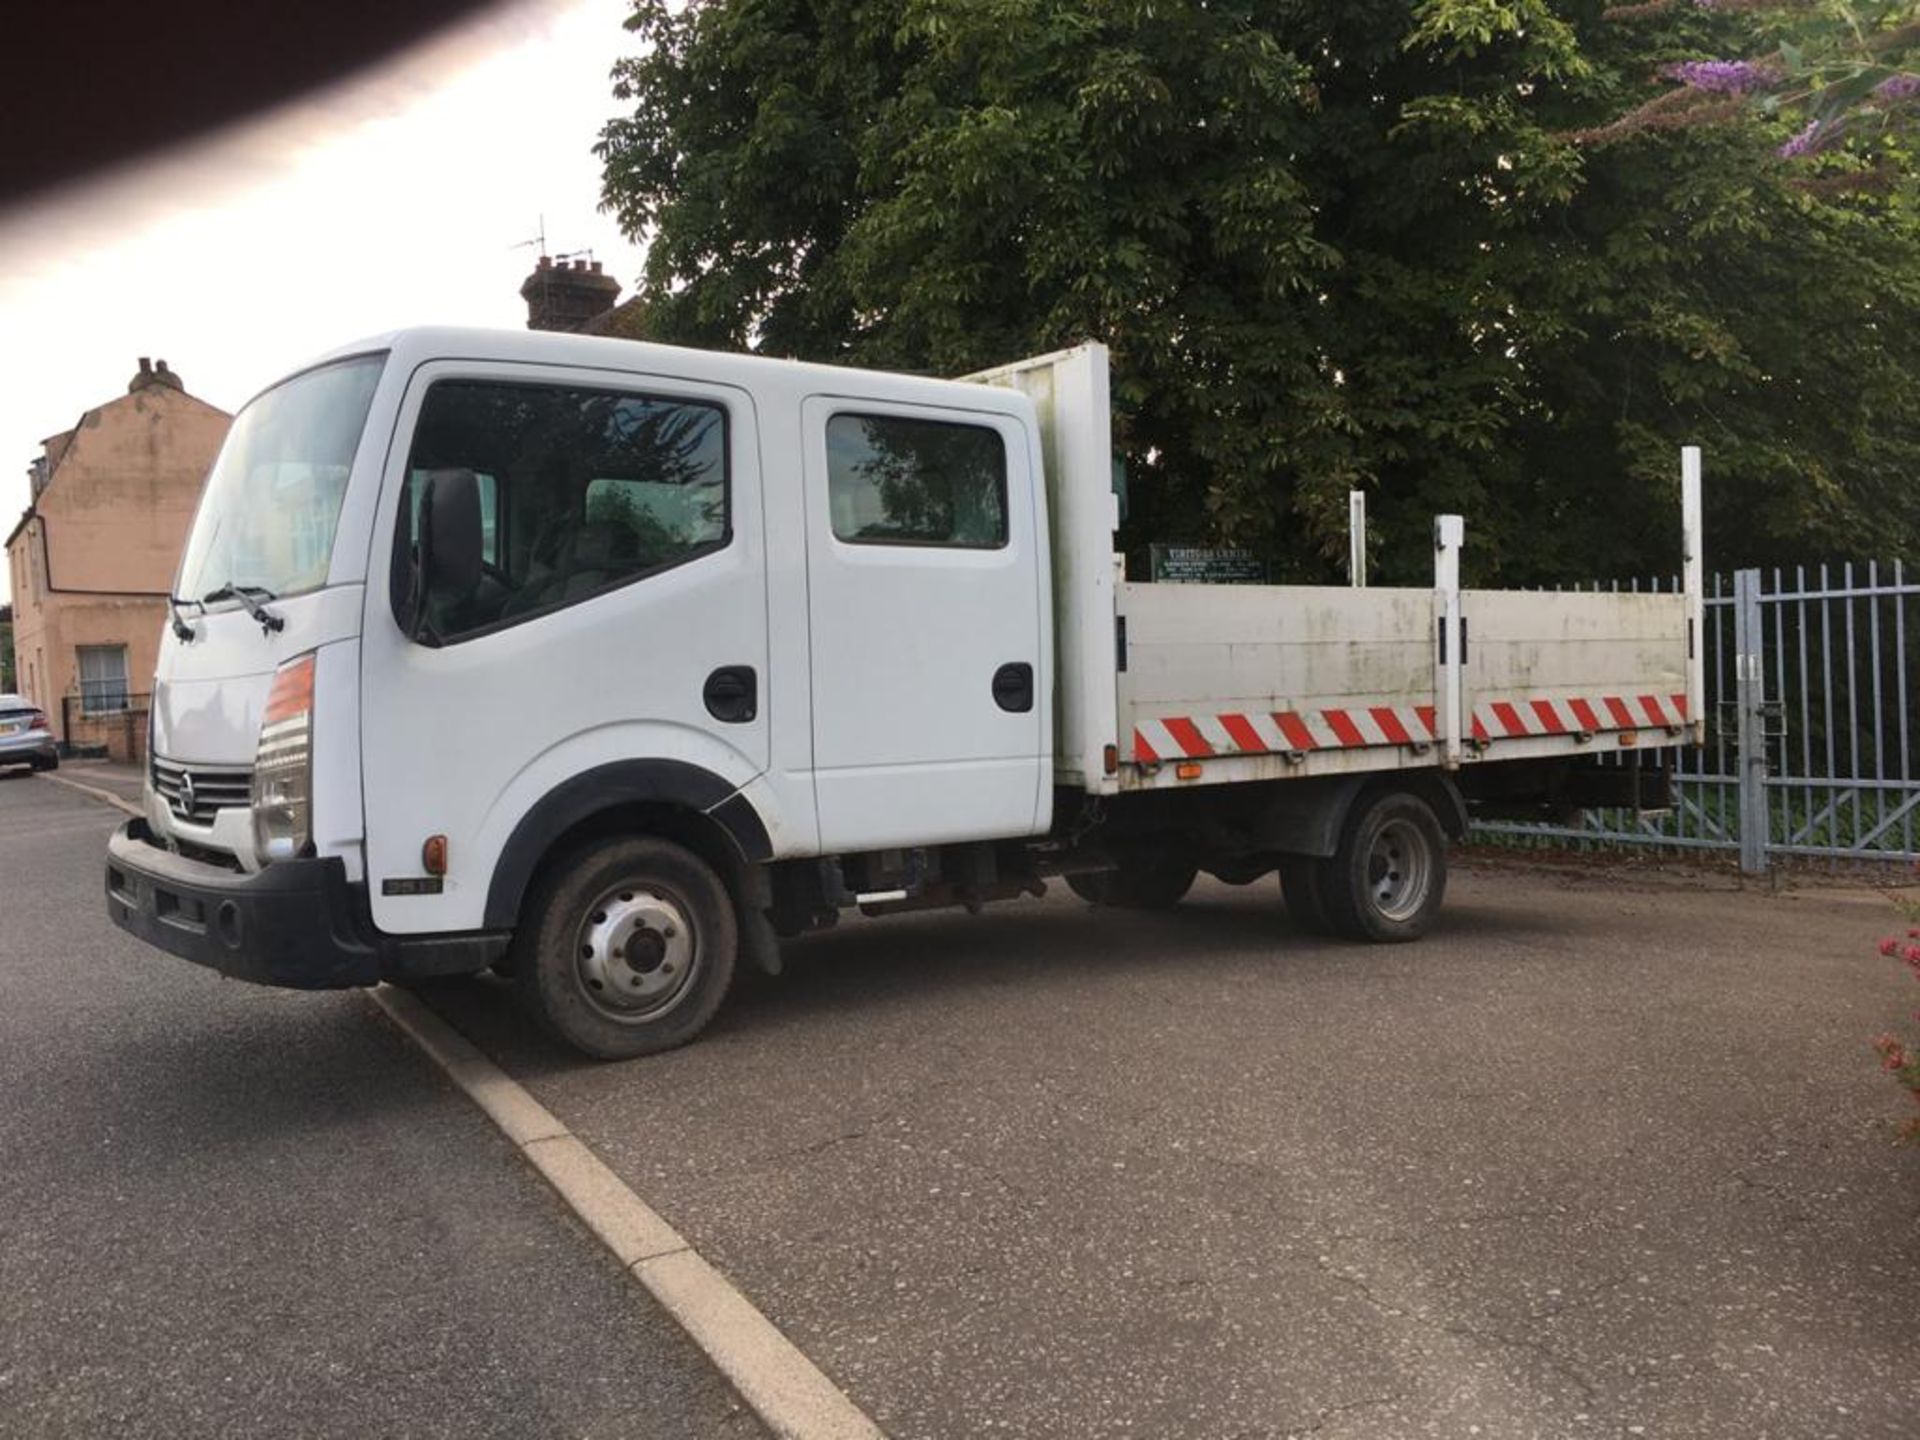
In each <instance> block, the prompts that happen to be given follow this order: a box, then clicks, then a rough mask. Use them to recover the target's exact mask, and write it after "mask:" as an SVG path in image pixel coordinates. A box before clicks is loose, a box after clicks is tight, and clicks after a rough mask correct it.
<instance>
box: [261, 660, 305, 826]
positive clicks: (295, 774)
mask: <svg viewBox="0 0 1920 1440" xmlns="http://www.w3.org/2000/svg"><path fill="white" fill-rule="evenodd" d="M312 760H313V656H312V655H310V654H308V655H301V656H299V657H297V658H295V659H292V660H289V661H287V663H286V664H284V665H282V666H281V667H280V668H279V669H278V670H276V671H274V673H273V689H272V691H271V692H270V693H269V694H268V696H267V713H266V714H265V715H264V716H262V717H261V720H260V743H259V746H258V748H257V749H256V750H255V751H254V757H253V848H254V852H255V853H256V854H257V855H258V856H259V857H260V861H261V863H262V864H271V863H272V862H273V861H275V860H293V859H296V858H298V857H300V856H302V855H306V854H308V853H309V852H310V850H311V848H312V844H313V764H312Z"/></svg>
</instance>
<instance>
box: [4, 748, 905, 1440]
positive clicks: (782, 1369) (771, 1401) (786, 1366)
mask: <svg viewBox="0 0 1920 1440" xmlns="http://www.w3.org/2000/svg"><path fill="white" fill-rule="evenodd" d="M39 778H40V779H42V780H51V781H52V782H53V783H54V784H56V785H64V786H66V787H67V788H68V789H69V790H77V791H79V792H80V793H81V794H83V795H87V796H90V797H92V798H93V799H95V800H99V801H102V802H104V803H106V804H108V805H111V806H113V807H114V808H115V809H116V810H122V811H125V812H126V813H127V814H129V815H139V814H140V813H142V812H141V810H140V807H139V806H137V805H135V804H133V803H131V802H130V801H127V800H124V799H122V798H121V797H120V796H118V795H115V794H113V793H111V792H110V791H106V790H102V789H100V788H99V787H97V786H94V785H86V784H83V783H81V782H80V781H78V780H70V779H68V778H67V777H65V776H63V775H52V774H46V773H42V774H41V775H40V777H39ZM366 994H367V997H368V999H369V1000H370V1001H371V1002H372V1003H373V1004H374V1005H375V1006H376V1007H378V1008H379V1010H380V1011H381V1012H382V1013H383V1014H385V1015H386V1016H387V1018H388V1019H390V1020H392V1021H393V1023H394V1024H395V1025H396V1026H398V1027H399V1028H400V1031H401V1033H403V1034H404V1035H406V1036H407V1037H408V1038H409V1039H411V1040H412V1041H413V1042H414V1043H415V1044H417V1045H418V1046H419V1047H420V1048H421V1049H422V1050H424V1051H425V1052H426V1053H427V1056H428V1057H429V1058H430V1059H431V1060H432V1061H433V1062H434V1064H436V1065H438V1066H439V1067H440V1068H441V1070H442V1071H444V1072H445V1073H446V1076H447V1078H448V1079H450V1080H452V1081H453V1083H454V1084H455V1085H457V1086H458V1087H459V1088H460V1089H461V1090H462V1091H463V1092H465V1094H466V1096H467V1098H468V1099H470V1100H472V1101H473V1103H474V1104H475V1105H477V1106H479V1107H480V1109H481V1110H482V1111H483V1112H485V1114H486V1116H487V1118H488V1119H490V1120H491V1121H493V1123H494V1125H495V1126H497V1127H498V1128H499V1130H500V1133H501V1134H503V1135H505V1136H506V1137H507V1139H509V1140H511V1141H512V1142H513V1145H514V1148H516V1149H517V1150H519V1152H520V1153H521V1155H522V1156H524V1157H525V1158H526V1160H527V1163H528V1164H530V1165H532V1166H533V1168H534V1169H536V1170H538V1171H539V1172H540V1174H541V1175H542V1176H544V1177H545V1178H546V1181H547V1183H548V1184H549V1185H551V1186H552V1187H553V1189H554V1192H555V1193H556V1194H557V1195H559V1197H560V1198H561V1199H562V1200H563V1201H565V1202H566V1205H567V1208H568V1209H570V1210H572V1211H573V1213H574V1214H575V1215H577V1216H578V1217H579V1218H580V1221H581V1223H582V1224H584V1225H585V1226H586V1227H587V1228H588V1229H589V1230H591V1231H592V1232H593V1233H594V1235H595V1236H596V1237H597V1238H598V1239H599V1241H600V1243H601V1244H603V1245H605V1246H606V1247H607V1249H608V1250H610V1251H611V1252H612V1253H613V1255H614V1257H615V1258H616V1259H618V1260H619V1262H620V1264H621V1266H622V1267H623V1268H624V1269H625V1270H626V1272H627V1273H628V1274H629V1275H631V1276H632V1277H633V1278H634V1279H635V1280H636V1281H638V1282H639V1283H640V1284H641V1285H642V1286H643V1287H644V1288H645V1289H646V1291H647V1293H648V1294H650V1295H652V1296H653V1298H654V1299H655V1300H657V1301H658V1302H659V1303H660V1305H661V1307H662V1308H663V1309H665V1310H666V1312H667V1313H668V1314H669V1315H671V1316H672V1317H673V1318H674V1320H675V1321H676V1322H677V1323H678V1324H679V1326H680V1328H681V1329H682V1330H684V1331H685V1332H686V1333H687V1335H688V1337H689V1338H691V1339H692V1341H693V1343H694V1344H696V1345H698V1346H699V1347H700V1349H701V1351H702V1352H703V1353H704V1354H705V1355H706V1356H707V1358H708V1359H709V1360H711V1361H712V1362H713V1364H714V1366H715V1367H716V1368H717V1369H718V1370H719V1371H720V1373H721V1374H722V1375H724V1376H726V1377H727V1381H728V1383H729V1384H731V1385H732V1386H733V1388H734V1389H735V1390H737V1391H738V1392H739V1393H740V1398H741V1399H743V1400H744V1401H746V1403H747V1405H748V1407H749V1408H751V1409H752V1410H753V1412H754V1414H756V1415H758V1416H759V1417H760V1419H761V1421H762V1422H763V1423H764V1424H765V1425H766V1426H767V1428H768V1429H769V1430H771V1431H772V1432H773V1433H774V1434H775V1435H778V1436H780V1437H782V1440H886V1437H885V1435H884V1434H883V1433H882V1431H881V1429H880V1427H879V1426H878V1425H876V1424H874V1423H873V1421H872V1420H870V1419H869V1418H867V1416H866V1415H865V1414H864V1413H862V1412H861V1410H860V1409H859V1407H858V1406H856V1405H855V1404H854V1403H853V1401H852V1400H850V1399H849V1398H848V1397H847V1395H846V1392H844V1391H843V1390H841V1389H840V1388H839V1386H837V1385H835V1384H834V1383H833V1381H831V1380H829V1379H828V1378H827V1376H826V1374H825V1373H824V1372H823V1371H822V1370H821V1369H820V1367H819V1366H817V1365H815V1364H814V1363H813V1362H812V1361H811V1360H809V1359H808V1358H807V1357H806V1356H805V1355H804V1354H803V1353H801V1351H800V1348H799V1347H798V1346H797V1345H795V1344H794V1343H793V1342H792V1341H791V1340H789V1339H788V1338H787V1337H786V1336H785V1335H783V1334H781V1333H780V1330H779V1328H778V1327H777V1326H775V1325H774V1323H773V1322H772V1321H771V1320H769V1319H768V1318H767V1317H766V1316H765V1315H763V1314H762V1313H761V1312H760V1311H759V1310H758V1309H757V1308H756V1307H755V1306H754V1304H753V1302H752V1301H751V1300H749V1299H747V1297H746V1296H745V1295H742V1294H741V1293H740V1291H739V1290H738V1289H736V1288H735V1287H734V1285H733V1283H732V1282H731V1281H730V1280H728V1279H727V1277H726V1276H724V1275H722V1274H721V1273H720V1272H719V1271H718V1270H716V1269H714V1268H713V1266H711V1265H709V1264H708V1263H707V1262H706V1261H705V1260H703V1259H702V1258H701V1257H700V1256H699V1254H697V1253H696V1252H695V1251H694V1249H693V1247H692V1246H691V1245H689V1244H688V1243H687V1242H686V1240H684V1239H683V1238H682V1237H681V1235H680V1233H679V1232H678V1231H677V1230H675V1229H674V1228H673V1227H672V1226H671V1225H669V1224H668V1223H667V1222H666V1221H665V1220H664V1219H662V1218H661V1216H660V1214H659V1212H658V1211H656V1210H654V1209H653V1207H652V1206H650V1205H648V1204H647V1203H646V1202H645V1201H644V1200H642V1199H641V1198H640V1197H639V1196H638V1195H636V1194H634V1192H633V1191H632V1190H631V1189H629V1188H628V1186H627V1183H626V1182H625V1181H624V1180H622V1179H621V1178H620V1177H619V1176H618V1175H616V1174H615V1173H614V1172H613V1171H612V1170H611V1169H609V1168H608V1166H607V1165H606V1163H605V1162H604V1161H603V1160H601V1159H600V1157H599V1156H597V1155H595V1154H594V1153H593V1151H591V1150H590V1149H588V1148H587V1146H586V1145H585V1144H584V1143H582V1142H581V1140H580V1138H579V1137H578V1136H576V1135H575V1134H574V1133H573V1132H572V1131H571V1130H569V1129H568V1128H567V1127H566V1126H565V1125H564V1124H562V1123H561V1121H560V1119H559V1117H558V1116H556V1115H555V1114H554V1113H553V1112H552V1111H550V1110H548V1109H547V1108H546V1106H544V1105H542V1104H541V1103H540V1102H539V1101H538V1100H536V1099H534V1098H533V1096H532V1095H530V1094H528V1093H527V1091H526V1089H525V1087H523V1086H522V1085H521V1084H520V1083H519V1082H518V1081H516V1080H515V1079H514V1078H513V1077H512V1076H510V1075H508V1074H507V1073H506V1071H504V1070H502V1069H501V1068H500V1067H499V1066H497V1065H495V1064H494V1063H493V1062H492V1061H491V1060H489V1059H487V1057H486V1056H485V1055H483V1054H481V1053H480V1051H479V1049H478V1048H477V1047H476V1046H475V1045H474V1044H473V1042H472V1041H470V1040H468V1039H467V1037H466V1036H464V1035H462V1034H461V1033H460V1032H459V1031H457V1030H455V1029H454V1028H453V1027H452V1026H451V1025H449V1024H447V1022H446V1021H444V1020H442V1019H441V1018H440V1017H439V1016H438V1015H436V1014H434V1013H433V1011H432V1010H430V1009H428V1008H427V1007H426V1006H425V1005H424V1004H422V1003H421V1002H420V1001H419V1000H418V999H416V998H415V997H414V996H412V995H410V994H408V993H407V992H406V991H405V990H399V989H396V988H394V987H393V986H391V985H382V986H379V987H378V988H377V989H373V990H369V991H367V992H366Z"/></svg>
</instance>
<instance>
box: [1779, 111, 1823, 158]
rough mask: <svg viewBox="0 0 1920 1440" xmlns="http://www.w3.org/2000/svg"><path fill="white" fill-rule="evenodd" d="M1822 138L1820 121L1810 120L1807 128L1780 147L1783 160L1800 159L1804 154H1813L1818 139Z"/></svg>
mask: <svg viewBox="0 0 1920 1440" xmlns="http://www.w3.org/2000/svg"><path fill="white" fill-rule="evenodd" d="M1819 138H1820V122H1819V121H1818V120H1809V121H1808V122H1807V128H1806V129H1804V130H1802V131H1801V132H1800V133H1799V134H1798V135H1796V136H1794V137H1793V138H1792V139H1791V140H1789V141H1787V143H1786V144H1784V145H1782V146H1781V147H1780V158H1781V159H1782V160H1798V159H1799V158H1800V157H1801V156H1802V155H1811V154H1812V153H1813V147H1814V144H1815V142H1816V141H1818V140H1819Z"/></svg>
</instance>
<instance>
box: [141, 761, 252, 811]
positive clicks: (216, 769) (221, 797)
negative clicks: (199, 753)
mask: <svg viewBox="0 0 1920 1440" xmlns="http://www.w3.org/2000/svg"><path fill="white" fill-rule="evenodd" d="M189 781H191V783H189ZM153 788H154V789H155V790H157V791H158V792H159V793H160V798H161V799H163V800H165V801H166V803H167V809H168V810H170V811H172V812H173V815H174V817H175V818H176V819H180V820H186V821H189V822H190V823H192V824H195V825H210V824H212V823H213V815H214V812H215V811H216V810H231V809H240V810H244V809H246V808H247V806H248V805H250V804H251V803H252V802H253V771H252V770H250V769H248V768H246V767H244V766H239V767H235V766H213V765H179V764H176V763H175V762H173V761H171V760H162V759H161V758H160V757H159V756H157V755H156V756H154V758H153Z"/></svg>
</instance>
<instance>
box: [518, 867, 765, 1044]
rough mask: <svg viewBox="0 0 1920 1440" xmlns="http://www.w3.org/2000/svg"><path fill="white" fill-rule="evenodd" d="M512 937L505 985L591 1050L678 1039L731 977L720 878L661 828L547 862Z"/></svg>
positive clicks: (730, 941) (732, 953)
mask: <svg viewBox="0 0 1920 1440" xmlns="http://www.w3.org/2000/svg"><path fill="white" fill-rule="evenodd" d="M531 912H532V913H531V915H530V917H529V922H530V923H528V924H526V925H523V926H522V927H521V928H520V931H519V932H518V934H516V936H515V938H514V947H513V952H512V954H511V956H510V960H511V964H512V967H513V983H514V988H515V989H516V990H517V991H518V992H519V994H520V998H521V1001H522V1003H523V1004H525V1006H526V1007H527V1009H529V1010H530V1011H532V1013H533V1015H534V1016H535V1018H536V1019H538V1020H539V1021H540V1023H541V1024H542V1025H544V1026H545V1027H546V1028H547V1029H548V1030H550V1031H551V1032H552V1033H553V1034H555V1035H556V1036H558V1037H559V1038H560V1039H562V1040H565V1041H566V1042H567V1043H568V1044H570V1045H572V1046H574V1047H576V1048H577V1049H580V1050H584V1051H585V1052H586V1053H587V1054H589V1055H592V1056H595V1057H596V1058H598V1059H602V1060H625V1059H629V1058H631V1057H633V1056H636V1055H651V1054H654V1053H656V1052H657V1051H661V1050H668V1049H671V1048H673V1047H674V1046H676V1045H684V1044H686V1042H687V1041H689V1040H691V1039H693V1037H694V1036H696V1035H698V1034H699V1033H700V1031H701V1030H703V1029H704V1028H706V1024H707V1022H708V1021H709V1020H711V1019H712V1018H713V1014H714V1011H716V1010H717V1009H719V1007H720V1002H721V1000H723V999H724V998H725V997H726V993H727V988H728V986H729V985H731V984H732V983H733V972H734V961H735V957H736V955H737V953H738V950H739V929H738V923H737V920H736V918H735V915H734V910H733V902H732V899H731V897H730V896H729V895H728V894H727V888H726V886H725V885H724V884H723V883H722V882H721V879H720V877H719V876H718V875H716V874H715V873H714V871H713V868H712V867H711V866H709V865H708V864H707V863H706V862H705V861H704V860H702V859H700V857H699V856H697V855H695V854H694V853H693V852H692V851H690V850H687V849H685V848H683V847H682V846H679V845H675V844H672V843H671V842H669V841H665V840H655V839H651V838H642V837H634V838H628V839H616V840H604V841H601V842H599V843H597V844H595V845H592V846H589V847H588V848H587V849H585V850H583V851H580V852H578V853H577V854H576V855H574V856H573V857H571V858H570V859H569V860H568V861H567V862H566V863H565V864H563V865H560V866H557V867H555V869H554V871H553V873H552V874H551V875H550V876H549V877H548V879H547V880H546V881H545V882H544V883H543V884H542V885H541V887H540V892H539V894H538V895H537V896H536V897H535V899H534V902H533V905H532V907H531Z"/></svg>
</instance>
